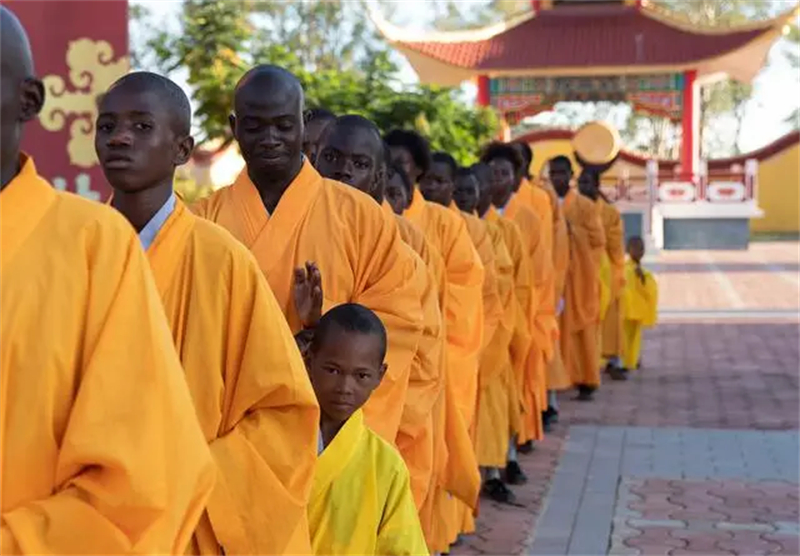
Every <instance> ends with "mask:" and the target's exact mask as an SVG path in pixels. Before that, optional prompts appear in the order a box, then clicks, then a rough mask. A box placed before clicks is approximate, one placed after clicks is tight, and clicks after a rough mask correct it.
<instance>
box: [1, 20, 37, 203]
mask: <svg viewBox="0 0 800 556" xmlns="http://www.w3.org/2000/svg"><path fill="white" fill-rule="evenodd" d="M0 53H1V55H0V90H1V91H2V96H1V97H0V180H1V181H0V187H5V186H6V185H8V183H9V182H10V181H11V180H12V179H13V178H14V177H15V176H16V175H17V172H18V170H19V153H20V141H21V139H22V125H23V124H24V123H25V122H28V121H30V120H32V119H33V118H35V117H36V116H37V114H39V111H40V110H41V109H42V105H43V104H44V86H43V85H42V82H41V81H39V80H38V79H36V78H35V77H34V74H33V55H32V54H31V45H30V42H29V41H28V35H27V33H25V29H24V28H23V27H22V24H21V23H20V21H19V19H17V16H15V15H14V14H13V13H12V12H11V10H9V9H8V8H6V7H5V6H0Z"/></svg>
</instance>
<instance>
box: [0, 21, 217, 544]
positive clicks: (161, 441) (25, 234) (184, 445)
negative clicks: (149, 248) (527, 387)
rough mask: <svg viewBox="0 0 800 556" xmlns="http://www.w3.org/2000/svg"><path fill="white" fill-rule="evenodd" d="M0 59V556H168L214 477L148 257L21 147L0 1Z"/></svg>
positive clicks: (25, 107)
mask: <svg viewBox="0 0 800 556" xmlns="http://www.w3.org/2000/svg"><path fill="white" fill-rule="evenodd" d="M0 48H1V49H2V53H3V60H2V72H0V79H2V82H3V87H2V92H1V93H0V94H1V95H2V97H0V102H2V116H3V117H2V121H0V141H1V142H0V148H1V149H2V155H1V156H0V180H1V181H0V296H2V305H0V309H1V310H0V327H2V334H0V353H2V354H3V358H2V363H0V450H1V451H2V455H3V457H2V458H0V481H2V485H3V488H2V491H0V508H1V509H2V522H0V553H2V554H131V553H136V554H145V553H146V554H183V552H184V550H185V549H186V547H187V545H188V543H189V541H190V540H191V536H192V532H193V531H194V530H195V527H196V525H197V523H198V520H199V519H200V516H201V515H202V513H203V509H204V507H205V505H206V502H207V500H208V497H209V496H210V494H211V491H212V488H213V486H214V476H215V470H214V464H213V461H212V459H211V454H210V453H209V449H208V446H207V445H206V442H205V440H204V439H203V434H202V432H201V430H200V426H199V425H198V423H197V417H196V416H195V411H194V407H192V400H191V397H190V395H189V390H188V388H187V387H186V381H185V380H184V378H183V371H182V370H181V367H180V361H179V360H178V356H177V354H176V353H175V348H174V346H173V345H172V337H171V335H170V332H169V327H168V326H167V323H166V320H165V319H164V310H163V308H162V307H161V301H160V299H159V297H158V292H157V291H156V288H155V285H154V283H153V277H152V274H151V273H150V269H149V268H148V265H147V260H146V259H145V257H144V254H143V252H142V249H141V247H140V246H139V244H138V240H137V238H136V235H135V234H134V233H133V230H131V227H130V225H129V224H128V223H127V222H126V221H125V219H124V218H122V217H121V216H120V215H119V214H117V213H116V212H115V211H113V210H112V209H110V208H108V207H105V206H102V205H99V204H96V203H93V202H91V201H87V200H85V199H81V198H80V197H78V196H76V195H73V194H70V193H63V192H59V191H57V190H55V189H54V188H53V187H52V186H51V185H50V184H49V183H47V181H45V179H44V178H42V177H41V176H40V175H39V174H38V173H37V171H36V166H35V164H34V161H33V159H32V158H31V157H29V156H27V155H25V154H23V153H21V152H20V145H19V141H20V137H21V133H22V128H23V125H24V123H25V122H28V121H30V120H32V119H33V118H35V117H36V115H37V114H38V113H39V111H40V110H41V107H42V104H43V103H44V100H45V96H44V95H45V90H44V87H43V86H42V82H41V81H39V80H38V79H36V78H35V77H34V73H33V71H34V70H33V61H32V56H31V51H30V46H29V42H28V38H27V35H26V33H25V31H24V29H23V28H22V26H21V24H20V23H19V21H18V20H17V18H16V17H15V16H14V15H13V14H12V13H11V12H10V11H9V10H8V9H7V8H6V7H4V6H0Z"/></svg>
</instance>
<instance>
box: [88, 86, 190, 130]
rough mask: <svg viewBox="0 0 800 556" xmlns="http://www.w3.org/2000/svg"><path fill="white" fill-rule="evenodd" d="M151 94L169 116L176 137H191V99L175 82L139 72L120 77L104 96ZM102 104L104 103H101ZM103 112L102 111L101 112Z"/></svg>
mask: <svg viewBox="0 0 800 556" xmlns="http://www.w3.org/2000/svg"><path fill="white" fill-rule="evenodd" d="M118 94H122V95H145V94H150V95H152V97H153V98H154V99H155V100H156V102H157V103H158V104H159V105H160V106H161V107H162V108H163V111H164V113H166V114H169V117H170V119H171V125H172V129H173V131H174V132H175V134H176V135H189V133H190V131H191V125H192V107H191V105H190V104H189V98H188V97H187V96H186V93H184V92H183V89H181V88H180V87H179V86H178V85H177V84H176V83H175V82H174V81H172V80H171V79H168V78H166V77H164V76H163V75H158V74H157V73H152V72H149V71H137V72H134V73H129V74H127V75H124V76H122V77H120V78H119V79H118V80H117V81H116V82H114V84H113V85H111V87H109V89H108V91H106V93H105V95H104V99H106V98H108V97H109V96H112V95H118ZM101 104H102V103H101ZM101 112H102V110H101Z"/></svg>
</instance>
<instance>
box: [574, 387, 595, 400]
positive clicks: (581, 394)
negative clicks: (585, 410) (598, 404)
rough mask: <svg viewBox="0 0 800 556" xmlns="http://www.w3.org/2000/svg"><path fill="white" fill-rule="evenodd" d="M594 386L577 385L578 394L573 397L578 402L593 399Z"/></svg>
mask: <svg viewBox="0 0 800 556" xmlns="http://www.w3.org/2000/svg"><path fill="white" fill-rule="evenodd" d="M594 390H595V389H594V388H592V387H591V386H584V385H583V384H581V385H580V386H578V395H577V396H576V397H575V399H576V400H578V401H579V402H590V401H592V400H593V399H594Z"/></svg>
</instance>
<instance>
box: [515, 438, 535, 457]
mask: <svg viewBox="0 0 800 556" xmlns="http://www.w3.org/2000/svg"><path fill="white" fill-rule="evenodd" d="M517 452H519V453H520V454H530V453H531V452H533V440H528V441H527V442H525V443H524V444H518V445H517Z"/></svg>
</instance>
